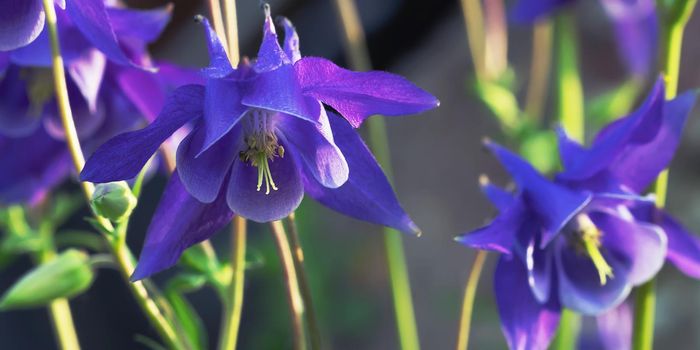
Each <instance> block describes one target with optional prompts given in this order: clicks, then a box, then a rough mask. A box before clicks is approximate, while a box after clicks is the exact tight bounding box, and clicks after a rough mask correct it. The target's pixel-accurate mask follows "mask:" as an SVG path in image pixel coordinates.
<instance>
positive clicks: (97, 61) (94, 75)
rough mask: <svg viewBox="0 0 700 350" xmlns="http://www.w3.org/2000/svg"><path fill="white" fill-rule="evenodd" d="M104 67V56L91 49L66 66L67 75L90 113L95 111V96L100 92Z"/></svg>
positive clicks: (105, 63) (105, 62)
mask: <svg viewBox="0 0 700 350" xmlns="http://www.w3.org/2000/svg"><path fill="white" fill-rule="evenodd" d="M106 65H107V59H106V57H105V55H103V54H102V53H101V52H100V51H98V50H95V49H91V50H88V51H87V52H85V54H84V55H83V56H82V57H81V58H80V59H78V60H74V61H73V62H71V64H70V65H69V66H68V74H69V75H70V77H71V79H72V80H73V82H74V83H75V85H76V86H77V87H78V89H79V90H80V93H81V94H82V95H83V97H84V98H85V101H86V102H87V105H88V108H89V110H90V112H95V110H96V109H97V94H98V93H99V92H100V86H101V85H102V78H103V77H104V72H105V66H106Z"/></svg>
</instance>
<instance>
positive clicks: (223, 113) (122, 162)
mask: <svg viewBox="0 0 700 350" xmlns="http://www.w3.org/2000/svg"><path fill="white" fill-rule="evenodd" d="M199 20H200V21H202V23H203V25H204V28H205V32H206V35H207V42H208V46H209V55H210V61H211V63H210V66H209V67H208V68H206V69H204V70H203V74H204V76H205V78H206V80H207V83H206V85H204V86H201V85H188V86H184V87H181V88H179V89H177V90H176V91H175V92H174V93H173V94H172V96H170V98H169V100H168V102H167V103H166V106H165V108H164V109H163V111H162V112H161V113H160V115H159V116H158V118H157V119H156V120H155V122H153V123H152V124H151V125H149V126H148V127H147V128H145V129H142V130H139V131H135V132H131V133H126V134H123V135H120V136H117V137H115V138H114V139H112V140H110V141H108V142H107V143H106V144H104V145H103V146H102V147H101V148H100V149H98V150H97V152H96V153H95V154H94V155H93V156H92V157H91V158H90V159H89V161H88V163H87V165H86V167H85V169H84V170H83V172H82V174H81V179H82V180H83V181H91V182H98V183H102V182H110V181H118V180H125V179H130V178H133V177H134V176H135V175H136V174H137V173H138V172H139V171H140V170H141V168H142V167H143V165H144V164H145V163H146V162H147V161H148V159H149V158H150V157H151V155H152V154H153V152H154V151H155V150H156V149H157V148H158V146H159V145H160V143H162V142H163V141H164V140H165V139H166V138H167V137H169V136H170V135H171V134H172V133H173V132H174V131H175V130H177V129H179V128H180V127H182V126H183V125H185V124H186V123H193V125H194V129H193V131H192V132H191V133H190V134H189V136H188V137H187V138H186V139H185V140H184V141H183V142H182V144H181V145H180V146H179V148H178V151H177V173H176V174H174V175H173V177H172V178H171V180H170V183H169V184H168V186H167V188H166V190H165V194H164V195H163V198H162V199H161V203H160V205H159V208H158V210H157V211H156V214H155V216H154V218H153V220H152V222H151V225H150V227H149V231H148V236H147V238H146V243H145V245H144V248H143V251H142V253H141V259H140V262H139V265H138V267H137V270H136V271H135V273H134V275H133V276H132V278H133V279H140V278H143V277H146V276H148V275H151V274H153V273H155V272H158V271H160V270H162V269H165V268H167V267H170V266H172V265H173V264H174V263H175V262H176V261H177V259H178V258H179V256H180V255H181V253H182V251H183V250H184V249H186V248H187V247H189V246H191V245H193V244H195V243H197V242H200V241H202V240H204V239H206V238H208V237H209V236H211V235H212V234H213V233H214V232H216V231H217V230H218V229H219V228H221V227H223V226H224V225H225V224H226V223H228V222H229V221H230V219H231V217H232V216H233V215H234V214H236V215H240V216H242V217H245V218H248V219H251V220H253V221H258V222H268V221H274V220H279V219H281V218H284V217H286V216H288V215H289V214H290V213H292V211H294V209H296V208H297V206H298V205H299V203H300V202H301V200H302V198H303V195H304V193H307V194H309V195H310V196H311V197H313V198H315V199H316V200H318V201H319V202H321V203H323V204H324V205H326V206H328V207H330V208H332V209H335V210H337V211H339V212H342V213H345V214H347V215H350V216H353V217H356V218H359V219H362V220H366V221H369V222H373V223H378V224H383V225H387V226H390V227H394V228H397V229H399V230H401V231H404V232H413V233H417V232H418V229H417V227H416V226H415V224H414V223H413V222H412V221H411V219H410V218H409V217H408V215H407V214H406V213H405V212H404V211H403V209H402V208H401V206H400V205H399V204H398V201H397V200H396V197H395V195H394V193H393V191H392V190H391V186H390V185H389V183H388V181H387V179H386V177H385V176H384V174H383V173H382V171H381V169H380V167H379V166H378V165H377V163H376V161H375V160H374V157H373V156H372V155H371V153H370V152H369V150H368V149H367V147H366V146H365V144H364V143H363V142H362V140H361V139H360V137H359V136H358V135H357V134H356V133H355V131H354V130H353V127H357V126H359V125H360V124H361V123H362V121H363V120H364V119H365V118H367V117H369V116H371V115H373V114H383V115H403V114H412V113H418V112H422V111H425V110H427V109H431V108H434V107H436V106H437V105H438V101H437V99H435V97H433V96H432V95H430V94H428V93H427V92H425V91H423V90H421V89H419V88H418V87H416V86H414V85H413V84H411V83H410V82H408V81H407V80H405V79H403V78H401V77H399V76H396V75H393V74H389V73H384V72H351V71H348V70H345V69H342V68H340V67H338V66H336V65H335V64H333V63H332V62H330V61H328V60H325V59H322V58H315V57H307V58H301V54H300V52H299V47H298V43H299V41H298V37H297V35H296V33H295V31H294V28H293V26H292V25H291V23H289V21H287V20H285V19H283V20H282V22H283V24H284V27H285V40H284V48H282V46H280V44H279V42H278V38H277V34H276V32H275V26H274V24H273V21H272V19H271V17H270V13H269V9H268V8H266V13H265V24H264V27H263V33H264V37H263V42H262V44H261V47H260V50H259V52H258V57H257V58H256V59H255V60H253V61H252V62H248V61H245V60H244V61H243V62H242V63H241V65H240V66H239V67H237V68H235V69H234V68H233V67H231V65H230V63H229V60H228V57H227V56H226V52H225V50H224V48H223V46H222V45H221V43H220V42H219V40H218V38H217V36H216V34H215V33H214V31H213V30H212V29H211V27H210V26H209V23H208V22H207V21H206V20H204V19H202V18H199ZM324 104H327V105H329V106H331V107H333V108H334V109H335V110H336V111H337V112H338V113H339V115H338V114H335V113H334V112H327V111H326V110H325V108H324Z"/></svg>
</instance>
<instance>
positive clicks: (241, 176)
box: [226, 155, 304, 222]
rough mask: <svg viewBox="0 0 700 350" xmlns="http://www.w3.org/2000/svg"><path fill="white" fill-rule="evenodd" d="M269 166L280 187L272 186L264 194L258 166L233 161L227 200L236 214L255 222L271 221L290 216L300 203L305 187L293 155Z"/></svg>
mask: <svg viewBox="0 0 700 350" xmlns="http://www.w3.org/2000/svg"><path fill="white" fill-rule="evenodd" d="M269 165H270V173H271V174H272V179H273V180H274V182H275V184H276V185H277V190H276V191H275V190H273V189H272V188H271V189H270V193H269V194H265V184H264V181H263V185H262V188H261V189H260V191H258V190H257V189H256V187H257V186H256V184H257V183H258V168H257V167H254V166H252V165H250V164H249V163H246V162H243V161H241V160H238V159H237V160H235V161H234V162H233V171H232V172H231V180H230V182H229V184H228V192H227V194H226V199H227V201H228V205H229V207H230V208H231V210H233V211H234V212H235V213H236V214H238V215H240V216H242V217H244V218H246V219H250V220H253V221H256V222H270V221H274V220H280V219H283V218H285V217H287V216H288V215H289V214H290V213H292V212H293V211H294V210H295V209H296V208H297V207H298V206H299V203H301V200H302V198H304V186H303V184H302V181H301V175H300V174H299V169H298V166H297V164H296V163H295V161H294V157H293V156H291V155H285V157H284V158H275V159H274V160H271V161H270V162H269Z"/></svg>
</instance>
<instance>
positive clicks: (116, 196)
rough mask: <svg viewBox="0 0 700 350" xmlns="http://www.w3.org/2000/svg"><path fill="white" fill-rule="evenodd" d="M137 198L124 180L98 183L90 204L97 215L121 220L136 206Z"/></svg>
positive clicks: (117, 220) (114, 220)
mask: <svg viewBox="0 0 700 350" xmlns="http://www.w3.org/2000/svg"><path fill="white" fill-rule="evenodd" d="M136 203H137V199H136V196H134V194H133V193H132V192H131V188H129V185H127V184H126V182H124V181H119V182H109V183H104V184H98V185H97V186H96V187H95V192H94V193H93V194H92V199H91V200H90V206H91V207H92V209H93V210H94V211H95V213H96V214H97V215H100V216H103V217H105V218H107V219H109V220H111V221H113V222H121V221H124V219H126V218H128V217H129V215H131V212H132V211H133V210H134V208H136Z"/></svg>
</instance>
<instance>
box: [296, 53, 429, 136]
mask: <svg viewBox="0 0 700 350" xmlns="http://www.w3.org/2000/svg"><path fill="white" fill-rule="evenodd" d="M294 69H295V70H296V75H297V77H298V79H299V82H300V84H301V86H302V89H303V90H304V94H305V95H308V96H313V97H314V98H316V99H318V100H321V101H322V102H323V103H325V104H327V105H329V106H331V107H333V108H334V109H335V110H336V111H338V113H340V115H342V116H343V117H345V119H347V120H348V121H349V122H350V124H352V126H354V127H359V126H360V124H362V122H363V121H364V120H365V119H366V118H367V117H369V116H371V115H374V114H382V115H386V116H397V115H406V114H416V113H420V112H423V111H426V110H429V109H433V108H435V107H437V106H438V105H439V104H440V101H438V100H437V99H436V98H435V96H433V95H431V94H429V93H427V92H426V91H424V90H423V89H421V88H419V87H417V86H415V85H414V84H413V83H411V82H409V81H408V80H406V79H404V78H403V77H401V76H398V75H396V74H391V73H386V72H378V71H372V72H353V71H349V70H347V69H343V68H340V67H338V66H336V65H335V64H333V62H331V61H328V60H326V59H323V58H318V57H305V58H302V59H301V60H299V61H298V62H297V63H296V64H294Z"/></svg>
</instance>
